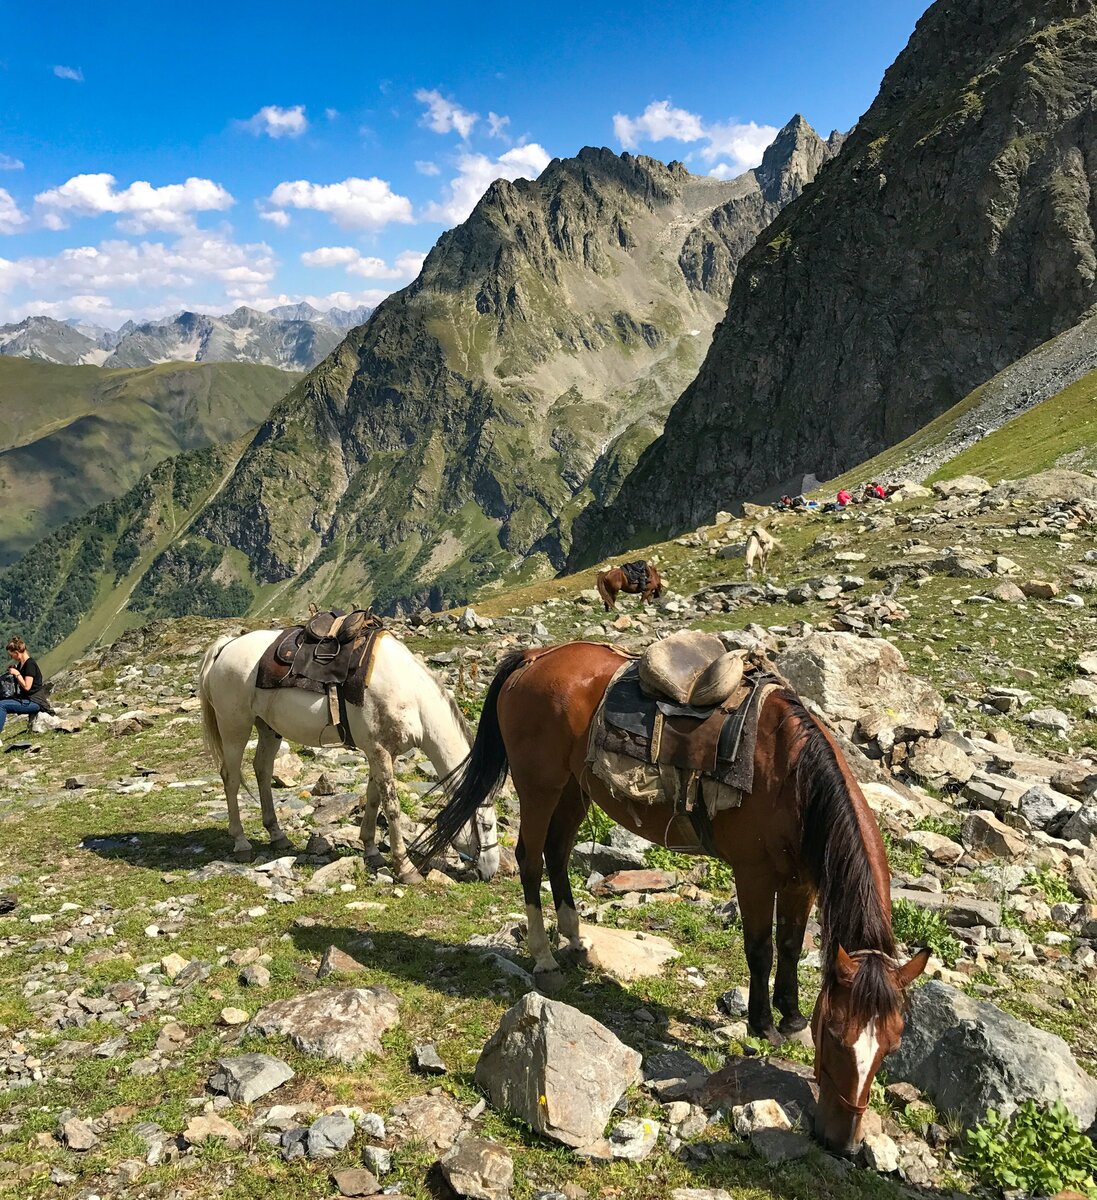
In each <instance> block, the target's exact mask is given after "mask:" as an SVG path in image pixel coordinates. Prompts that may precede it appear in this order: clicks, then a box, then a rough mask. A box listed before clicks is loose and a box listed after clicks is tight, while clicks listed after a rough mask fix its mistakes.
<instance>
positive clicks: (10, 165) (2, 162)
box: [0, 154, 23, 171]
mask: <svg viewBox="0 0 1097 1200" xmlns="http://www.w3.org/2000/svg"><path fill="white" fill-rule="evenodd" d="M22 169H23V160H22V159H21V158H12V156H11V155H10V154H0V171H21V170H22Z"/></svg>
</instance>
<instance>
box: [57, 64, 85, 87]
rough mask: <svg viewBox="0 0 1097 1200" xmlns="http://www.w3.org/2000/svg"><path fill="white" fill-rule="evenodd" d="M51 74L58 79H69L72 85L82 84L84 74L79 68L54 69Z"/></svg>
mask: <svg viewBox="0 0 1097 1200" xmlns="http://www.w3.org/2000/svg"><path fill="white" fill-rule="evenodd" d="M53 73H54V75H56V76H57V78H58V79H71V80H72V81H73V83H83V82H84V72H83V71H81V70H80V68H79V67H54V68H53Z"/></svg>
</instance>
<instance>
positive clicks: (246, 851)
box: [232, 846, 255, 862]
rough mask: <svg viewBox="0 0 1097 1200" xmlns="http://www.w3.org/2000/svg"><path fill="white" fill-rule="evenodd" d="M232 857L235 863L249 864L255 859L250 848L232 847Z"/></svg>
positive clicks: (253, 852)
mask: <svg viewBox="0 0 1097 1200" xmlns="http://www.w3.org/2000/svg"><path fill="white" fill-rule="evenodd" d="M232 857H233V858H234V859H236V861H237V862H251V860H252V859H253V858H254V857H255V851H254V850H253V849H252V848H251V846H234V847H233V851H232Z"/></svg>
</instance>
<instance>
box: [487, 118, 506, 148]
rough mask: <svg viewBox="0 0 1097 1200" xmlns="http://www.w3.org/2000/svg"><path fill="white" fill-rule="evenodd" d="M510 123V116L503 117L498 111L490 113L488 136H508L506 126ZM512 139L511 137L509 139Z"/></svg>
mask: <svg viewBox="0 0 1097 1200" xmlns="http://www.w3.org/2000/svg"><path fill="white" fill-rule="evenodd" d="M509 124H510V117H501V116H500V115H499V114H498V113H493V112H489V113H488V136H489V137H493V138H506V136H507V135H506V128H507V126H508V125H509ZM507 140H508V141H509V140H510V139H509V138H508V139H507Z"/></svg>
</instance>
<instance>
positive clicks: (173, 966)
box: [160, 954, 189, 983]
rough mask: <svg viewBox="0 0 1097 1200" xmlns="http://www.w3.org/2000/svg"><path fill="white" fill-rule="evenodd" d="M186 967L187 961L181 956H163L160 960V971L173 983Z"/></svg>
mask: <svg viewBox="0 0 1097 1200" xmlns="http://www.w3.org/2000/svg"><path fill="white" fill-rule="evenodd" d="M188 965H189V964H188V963H187V960H186V959H185V958H184V957H183V956H182V955H181V954H165V955H164V957H163V958H162V959H161V960H160V967H161V969H162V970H163V972H164V974H165V975H166V976H167V977H168V978H169V979H170V980H171V981H172V982H173V983H174V982H175V980H176V979H177V978H178V977H179V974H180V972H182V971H183V969H184V968H185V967H186V966H188Z"/></svg>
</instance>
